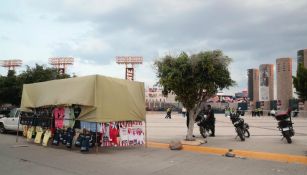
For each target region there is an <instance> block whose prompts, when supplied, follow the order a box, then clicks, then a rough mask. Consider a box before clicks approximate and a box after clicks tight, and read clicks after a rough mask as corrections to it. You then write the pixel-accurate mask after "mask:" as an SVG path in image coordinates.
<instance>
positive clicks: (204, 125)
mask: <svg viewBox="0 0 307 175" xmlns="http://www.w3.org/2000/svg"><path fill="white" fill-rule="evenodd" d="M206 119H207V115H204V114H203V113H200V114H198V115H197V117H196V119H195V121H196V123H197V125H198V126H199V132H200V134H201V135H202V136H203V138H207V136H208V135H210V134H211V130H210V124H209V122H208V121H207V120H206Z"/></svg>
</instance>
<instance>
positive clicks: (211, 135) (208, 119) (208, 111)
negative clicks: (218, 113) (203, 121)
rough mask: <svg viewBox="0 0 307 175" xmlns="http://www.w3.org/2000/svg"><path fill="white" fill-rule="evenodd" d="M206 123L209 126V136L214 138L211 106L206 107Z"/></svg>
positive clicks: (213, 119)
mask: <svg viewBox="0 0 307 175" xmlns="http://www.w3.org/2000/svg"><path fill="white" fill-rule="evenodd" d="M207 107H208V109H207V112H206V113H207V121H208V123H209V126H210V130H211V134H210V135H209V136H210V137H215V117H214V111H213V110H212V109H211V105H208V106H207Z"/></svg>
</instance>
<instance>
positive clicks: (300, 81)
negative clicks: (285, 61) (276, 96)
mask: <svg viewBox="0 0 307 175" xmlns="http://www.w3.org/2000/svg"><path fill="white" fill-rule="evenodd" d="M293 85H294V87H295V89H296V94H297V95H298V96H299V98H300V99H301V100H302V101H307V68H305V67H304V65H303V64H301V63H300V64H299V66H298V69H297V72H296V77H294V76H293Z"/></svg>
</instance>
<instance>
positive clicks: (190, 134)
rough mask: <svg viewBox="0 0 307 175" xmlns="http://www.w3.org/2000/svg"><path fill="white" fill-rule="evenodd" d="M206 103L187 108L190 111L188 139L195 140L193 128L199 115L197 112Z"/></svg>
mask: <svg viewBox="0 0 307 175" xmlns="http://www.w3.org/2000/svg"><path fill="white" fill-rule="evenodd" d="M204 105H205V103H204V102H202V103H201V104H200V105H195V107H194V108H193V109H191V110H187V111H189V128H188V132H187V137H186V140H188V141H193V140H195V139H194V138H193V130H194V123H195V119H196V117H197V114H198V113H199V112H200V111H201V110H202V109H203V108H204Z"/></svg>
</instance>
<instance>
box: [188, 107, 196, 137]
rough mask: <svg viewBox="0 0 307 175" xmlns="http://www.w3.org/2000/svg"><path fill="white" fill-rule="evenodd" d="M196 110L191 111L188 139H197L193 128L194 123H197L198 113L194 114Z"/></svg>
mask: <svg viewBox="0 0 307 175" xmlns="http://www.w3.org/2000/svg"><path fill="white" fill-rule="evenodd" d="M194 111H195V110H190V111H189V128H188V133H187V137H186V140H188V141H193V140H195V139H194V138H193V129H194V123H195V120H194V118H195V117H194V115H196V114H194V113H195V112H194Z"/></svg>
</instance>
